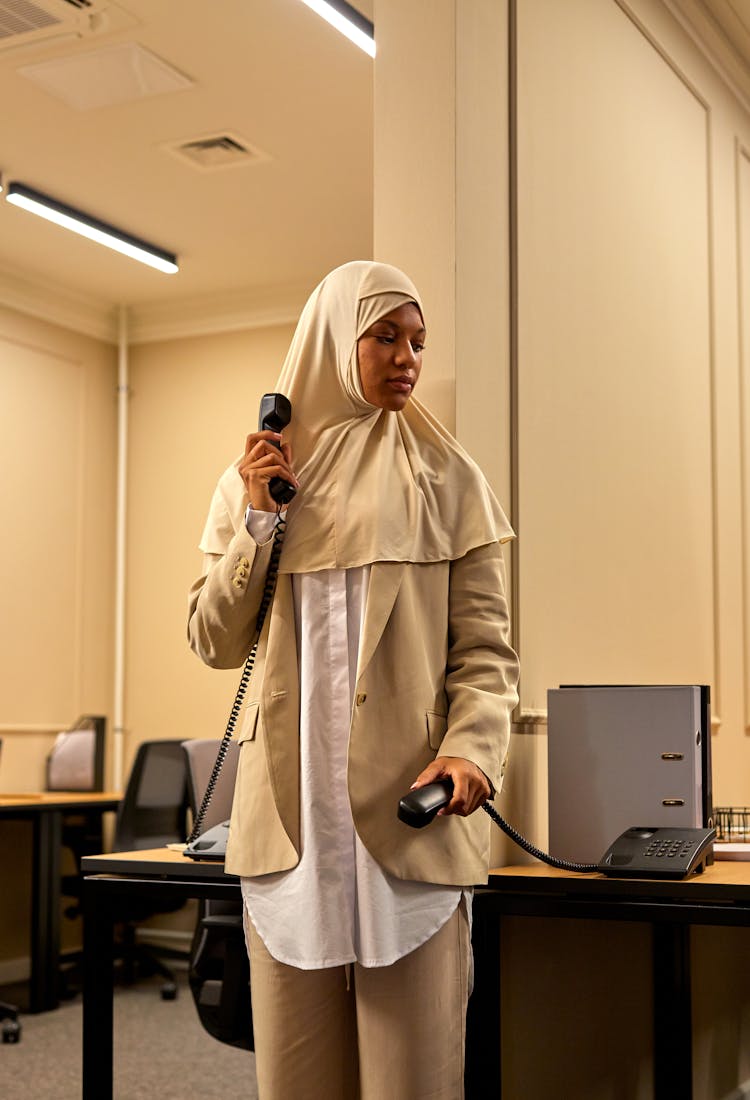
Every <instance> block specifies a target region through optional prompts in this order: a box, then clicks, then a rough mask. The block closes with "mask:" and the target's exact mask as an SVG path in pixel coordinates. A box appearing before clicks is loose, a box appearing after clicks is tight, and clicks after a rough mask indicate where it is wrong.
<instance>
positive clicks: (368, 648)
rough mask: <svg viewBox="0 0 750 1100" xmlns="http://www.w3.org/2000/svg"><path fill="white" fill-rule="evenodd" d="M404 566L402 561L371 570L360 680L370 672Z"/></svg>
mask: <svg viewBox="0 0 750 1100" xmlns="http://www.w3.org/2000/svg"><path fill="white" fill-rule="evenodd" d="M405 564H406V563H405V562H401V561H376V562H374V563H373V565H372V567H371V569H370V583H369V585H368V587H367V603H366V606H365V621H364V624H363V627H362V640H361V642H360V646H359V668H358V670H357V676H358V677H359V676H361V675H362V673H363V672H364V670H365V669H366V668H367V665H368V664H369V662H370V659H371V658H372V655H373V653H374V652H375V650H376V649H377V645H378V642H379V641H380V638H381V636H382V634H383V631H384V630H385V624H386V623H387V622H388V616H389V615H390V613H391V610H392V609H393V604H394V602H395V600H396V595H397V593H398V590H399V586H400V584H401V578H402V577H403V575H404V567H405Z"/></svg>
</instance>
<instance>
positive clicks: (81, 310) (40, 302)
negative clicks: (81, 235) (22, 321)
mask: <svg viewBox="0 0 750 1100" xmlns="http://www.w3.org/2000/svg"><path fill="white" fill-rule="evenodd" d="M0 305H3V306H7V307H8V308H9V309H15V310H17V311H18V312H19V313H28V314H31V316H32V317H38V318H39V319H40V320H42V321H48V322H50V323H51V324H54V325H60V326H61V327H62V328H67V329H72V331H73V332H80V333H83V334H84V335H86V336H93V337H94V338H95V339H96V340H104V341H106V342H107V343H116V342H117V314H116V310H115V307H114V306H111V305H109V304H108V303H106V302H102V301H98V300H96V299H92V298H89V297H87V296H86V295H83V294H76V293H75V291H71V290H69V289H67V288H64V287H60V286H58V285H56V284H55V283H52V282H49V281H47V280H45V279H42V278H39V277H38V276H36V275H30V274H29V273H28V272H21V271H13V270H11V269H10V268H5V267H0Z"/></svg>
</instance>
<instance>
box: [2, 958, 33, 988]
mask: <svg viewBox="0 0 750 1100" xmlns="http://www.w3.org/2000/svg"><path fill="white" fill-rule="evenodd" d="M30 976H31V959H30V958H29V957H28V955H24V956H22V957H21V958H20V959H0V985H13V984H14V983H15V982H26V981H28V980H29V978H30Z"/></svg>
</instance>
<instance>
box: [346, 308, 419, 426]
mask: <svg viewBox="0 0 750 1100" xmlns="http://www.w3.org/2000/svg"><path fill="white" fill-rule="evenodd" d="M426 336H427V333H426V331H425V327H424V324H423V322H422V315H421V314H420V312H419V310H418V309H417V307H416V306H415V305H414V303H413V302H406V303H405V304H404V305H402V306H399V307H398V309H392V310H391V312H390V313H386V314H385V316H384V317H379V318H378V320H377V321H375V322H374V323H373V324H371V325H370V327H369V328H368V329H367V330H366V331H365V332H364V333H363V334H362V336H360V338H359V340H358V341H357V363H358V365H359V377H360V381H361V382H362V391H363V393H364V395H365V398H366V400H367V401H369V402H370V404H371V405H376V406H377V407H378V408H379V409H388V411H389V412H400V411H401V409H403V407H404V405H405V404H406V402H407V401H408V400H409V398H410V397H411V393H412V390H413V389H414V387H415V386H416V384H417V379H418V378H419V372H420V371H421V369H422V351H423V349H424V342H425V339H426Z"/></svg>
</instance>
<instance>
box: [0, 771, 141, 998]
mask: <svg viewBox="0 0 750 1100" xmlns="http://www.w3.org/2000/svg"><path fill="white" fill-rule="evenodd" d="M119 801H120V796H119V795H117V794H113V793H112V792H110V791H96V792H92V793H80V792H68V791H54V792H52V791H50V792H43V793H34V794H0V820H2V819H6V820H7V819H11V818H12V819H13V820H17V821H18V820H20V821H31V822H32V826H33V839H32V852H33V865H32V875H31V952H30V953H31V981H30V985H29V1011H30V1012H44V1011H46V1010H47V1009H50V1008H57V1005H58V1003H59V999H58V985H59V966H60V849H61V842H62V821H63V815H64V814H65V813H70V812H74V811H86V812H89V813H90V812H96V813H105V812H106V811H107V810H115V809H117V806H118V803H119Z"/></svg>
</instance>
